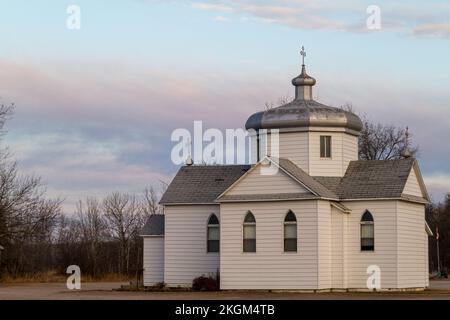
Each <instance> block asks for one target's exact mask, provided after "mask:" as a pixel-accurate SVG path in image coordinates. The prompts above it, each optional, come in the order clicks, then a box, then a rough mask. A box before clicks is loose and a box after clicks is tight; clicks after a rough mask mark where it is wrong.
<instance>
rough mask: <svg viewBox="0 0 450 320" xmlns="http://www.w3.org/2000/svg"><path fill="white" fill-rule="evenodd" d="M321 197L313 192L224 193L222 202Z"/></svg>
mask: <svg viewBox="0 0 450 320" xmlns="http://www.w3.org/2000/svg"><path fill="white" fill-rule="evenodd" d="M312 199H320V196H315V195H313V194H311V193H265V194H233V195H224V196H222V197H221V198H220V200H219V201H220V202H227V201H270V200H312Z"/></svg>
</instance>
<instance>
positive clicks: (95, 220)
mask: <svg viewBox="0 0 450 320" xmlns="http://www.w3.org/2000/svg"><path fill="white" fill-rule="evenodd" d="M101 209H102V208H101V205H100V203H99V202H98V200H97V199H95V198H87V199H86V202H85V204H84V203H83V202H82V201H81V200H80V201H79V202H78V205H77V216H78V221H79V226H80V232H81V236H82V242H83V244H84V245H85V246H86V247H87V255H88V261H89V262H90V263H89V269H90V270H89V272H90V274H91V275H93V276H94V277H96V276H98V274H99V272H98V264H99V259H100V255H101V245H102V243H103V242H104V241H105V240H106V239H107V224H106V220H105V218H104V216H103V214H102V211H101Z"/></svg>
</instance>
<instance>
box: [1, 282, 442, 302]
mask: <svg viewBox="0 0 450 320" xmlns="http://www.w3.org/2000/svg"><path fill="white" fill-rule="evenodd" d="M123 284H126V283H117V282H92V283H83V284H82V288H81V290H73V291H72V290H68V289H67V288H66V285H65V283H31V284H30V283H23V284H1V285H0V300H18V299H27V300H29V299H31V300H33V299H51V300H73V299H75V300H105V299H113V300H165V299H174V300H177V299H189V300H209V299H228V300H245V299H268V300H272V299H274V300H277V299H300V300H303V299H304V300H311V299H333V300H336V299H356V300H358V299H418V300H429V299H432V300H435V299H445V300H450V281H448V280H434V281H430V289H429V290H426V291H424V292H409V293H408V292H397V293H395V292H387V293H292V292H282V293H277V292H234V291H233V292H230V291H224V292H125V291H115V290H114V289H117V288H119V287H120V286H121V285H123Z"/></svg>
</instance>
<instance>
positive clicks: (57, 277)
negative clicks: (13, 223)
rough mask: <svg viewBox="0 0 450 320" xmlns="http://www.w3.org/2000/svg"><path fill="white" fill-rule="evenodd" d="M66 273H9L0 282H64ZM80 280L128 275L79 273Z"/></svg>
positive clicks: (116, 279) (122, 278)
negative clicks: (94, 275) (96, 275)
mask: <svg viewBox="0 0 450 320" xmlns="http://www.w3.org/2000/svg"><path fill="white" fill-rule="evenodd" d="M68 276H69V274H68V275H64V274H61V273H58V272H56V271H47V272H38V273H33V274H25V275H21V276H19V277H13V276H11V275H3V276H2V277H1V280H0V282H3V283H51V282H65V281H66V280H67V277H68ZM81 281H83V282H123V281H130V278H129V277H128V276H124V275H121V274H117V273H110V274H106V275H103V276H101V277H92V276H89V275H86V276H83V273H81Z"/></svg>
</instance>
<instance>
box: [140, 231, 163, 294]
mask: <svg viewBox="0 0 450 320" xmlns="http://www.w3.org/2000/svg"><path fill="white" fill-rule="evenodd" d="M143 259H144V261H143V267H144V286H152V285H155V284H156V283H159V282H163V281H164V237H162V236H161V237H159V236H158V237H144V257H143Z"/></svg>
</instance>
